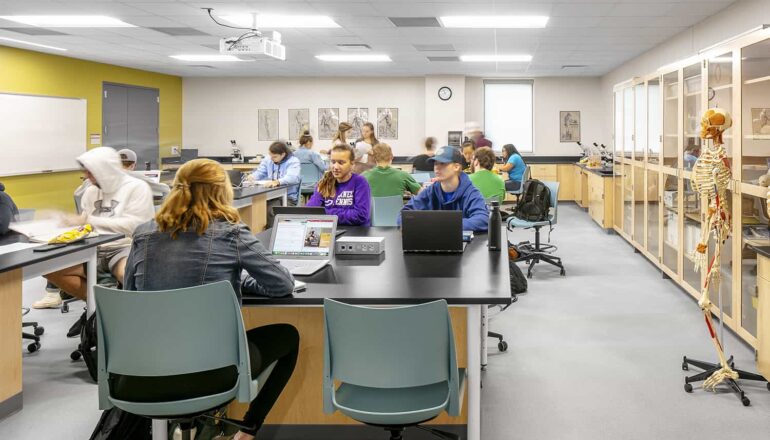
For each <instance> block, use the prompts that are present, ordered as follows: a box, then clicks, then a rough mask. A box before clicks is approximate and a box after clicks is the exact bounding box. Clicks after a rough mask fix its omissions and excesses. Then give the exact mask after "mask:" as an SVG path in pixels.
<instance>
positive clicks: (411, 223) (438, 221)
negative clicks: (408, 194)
mask: <svg viewBox="0 0 770 440" xmlns="http://www.w3.org/2000/svg"><path fill="white" fill-rule="evenodd" d="M401 244H402V247H403V249H404V252H426V253H459V252H462V251H464V250H465V242H464V241H463V213H462V212H461V211H401Z"/></svg>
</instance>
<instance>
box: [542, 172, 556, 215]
mask: <svg viewBox="0 0 770 440" xmlns="http://www.w3.org/2000/svg"><path fill="white" fill-rule="evenodd" d="M542 182H543V184H544V185H545V186H547V187H548V190H549V191H550V192H551V209H552V210H553V211H552V213H553V214H552V215H551V224H552V225H555V224H556V219H557V217H558V214H559V182H550V181H549V182H547V181H542Z"/></svg>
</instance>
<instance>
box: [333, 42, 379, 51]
mask: <svg viewBox="0 0 770 440" xmlns="http://www.w3.org/2000/svg"><path fill="white" fill-rule="evenodd" d="M337 49H338V50H341V51H342V52H369V51H370V50H372V48H371V46H369V45H368V44H338V45H337Z"/></svg>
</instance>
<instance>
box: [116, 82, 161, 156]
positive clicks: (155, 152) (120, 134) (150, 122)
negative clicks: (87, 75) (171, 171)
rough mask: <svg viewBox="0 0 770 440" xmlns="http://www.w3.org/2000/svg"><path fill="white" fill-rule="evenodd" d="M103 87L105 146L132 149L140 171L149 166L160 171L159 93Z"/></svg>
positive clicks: (141, 88)
mask: <svg viewBox="0 0 770 440" xmlns="http://www.w3.org/2000/svg"><path fill="white" fill-rule="evenodd" d="M103 87H104V94H103V105H102V125H103V132H102V137H103V139H102V145H104V146H107V147H113V148H115V149H121V148H130V149H132V150H134V152H135V153H136V156H137V164H136V168H137V169H140V170H141V169H144V167H145V163H146V162H150V167H151V168H152V169H158V157H159V156H160V149H159V146H158V117H159V109H158V106H159V91H158V89H148V88H144V87H134V86H126V85H120V84H108V83H105V84H104V86H103Z"/></svg>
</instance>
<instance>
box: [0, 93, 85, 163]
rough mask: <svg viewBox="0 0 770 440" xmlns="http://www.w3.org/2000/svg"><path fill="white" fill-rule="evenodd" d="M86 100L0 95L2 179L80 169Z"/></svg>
mask: <svg viewBox="0 0 770 440" xmlns="http://www.w3.org/2000/svg"><path fill="white" fill-rule="evenodd" d="M86 107H87V102H86V100H85V99H74V98H59V97H53V96H33V95H15V94H8V93H0V176H13V175H18V174H34V173H42V172H54V171H66V170H73V169H77V168H78V165H77V162H76V161H75V158H77V157H78V156H79V155H81V154H83V153H85V151H86V132H87V130H88V129H87V127H86Z"/></svg>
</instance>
